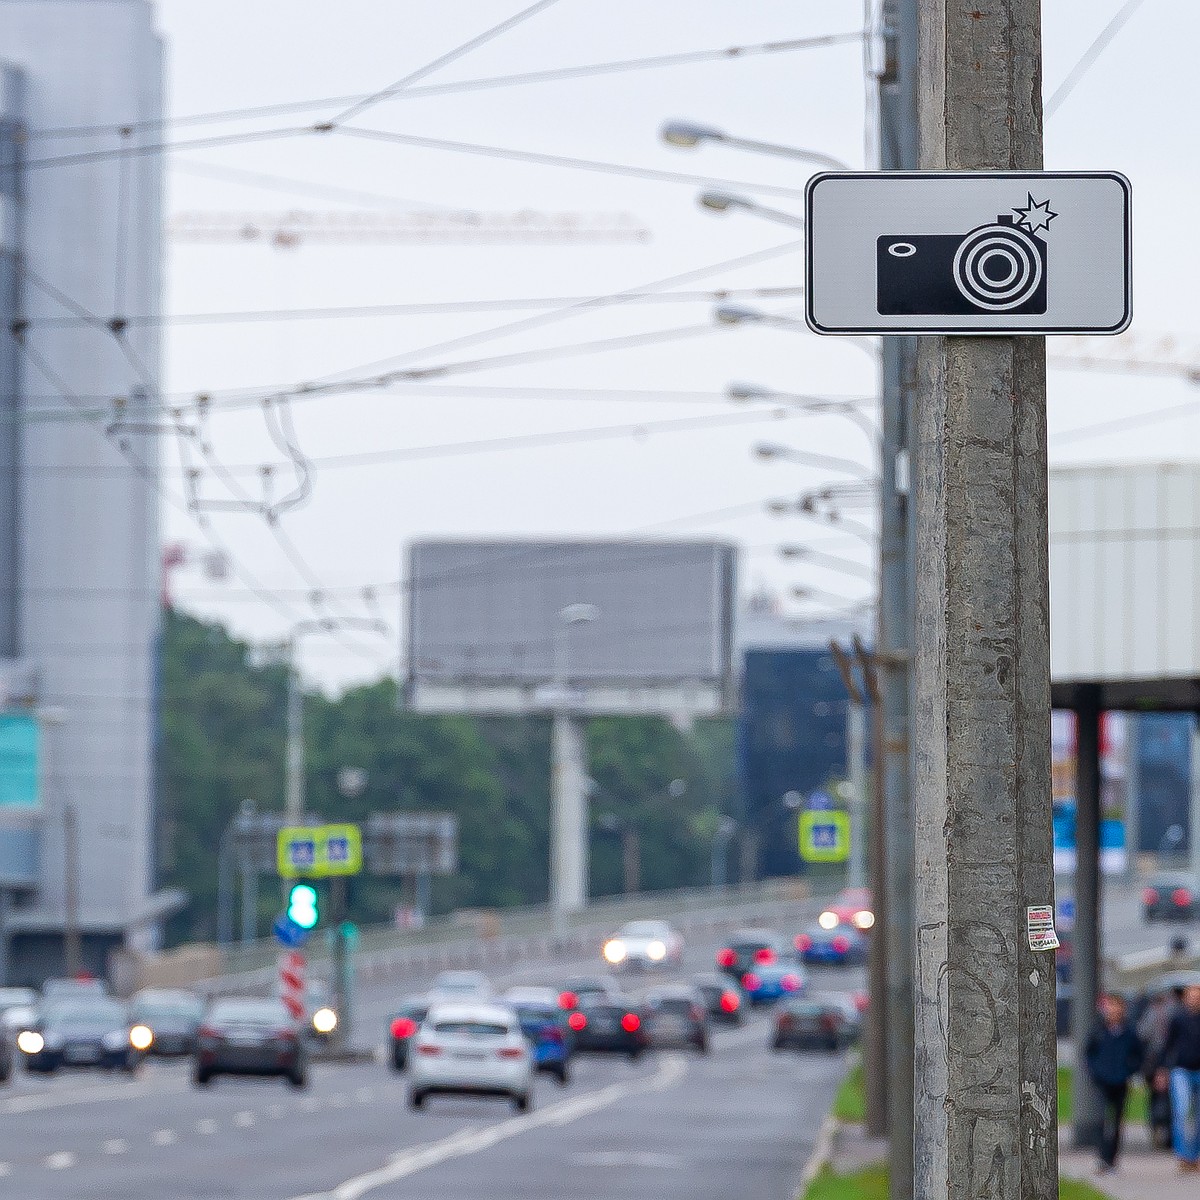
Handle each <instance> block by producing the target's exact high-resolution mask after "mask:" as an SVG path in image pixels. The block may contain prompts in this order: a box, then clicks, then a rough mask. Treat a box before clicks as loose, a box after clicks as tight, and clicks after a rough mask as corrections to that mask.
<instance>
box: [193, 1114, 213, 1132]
mask: <svg viewBox="0 0 1200 1200" xmlns="http://www.w3.org/2000/svg"><path fill="white" fill-rule="evenodd" d="M196 1132H197V1133H216V1132H217V1123H216V1121H214V1120H213V1119H212V1117H201V1119H200V1120H199V1121H197V1122H196Z"/></svg>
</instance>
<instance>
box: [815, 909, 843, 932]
mask: <svg viewBox="0 0 1200 1200" xmlns="http://www.w3.org/2000/svg"><path fill="white" fill-rule="evenodd" d="M817 924H818V925H820V927H821V928H822V929H836V928H837V925H838V918H837V913H835V912H829V911H828V909H827V910H826V911H825V912H823V913H822V914H821V915H820V916H819V917H818V918H817Z"/></svg>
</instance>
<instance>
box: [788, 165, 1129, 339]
mask: <svg viewBox="0 0 1200 1200" xmlns="http://www.w3.org/2000/svg"><path fill="white" fill-rule="evenodd" d="M1129 198H1130V188H1129V182H1128V180H1126V179H1125V178H1124V177H1123V176H1121V175H1117V174H1113V173H1111V172H1055V171H1041V172H1036V173H1032V172H983V171H973V172H952V171H926V172H867V173H852V172H845V173H841V172H830V173H825V174H821V175H816V176H814V177H813V179H812V180H811V181H810V182H809V185H808V190H807V194H806V210H807V221H806V234H805V237H806V249H807V255H808V260H807V297H806V301H807V303H806V316H807V319H808V323H809V326H810V327H811V328H812V329H813V330H814V331H815V332H817V333H825V334H868V333H897V334H900V333H908V334H911V333H930V334H955V333H961V334H987V333H997V334H999V333H1005V334H1013V333H1030V334H1053V333H1063V334H1067V333H1120V332H1121V330H1123V329H1125V328H1126V327H1127V326H1128V324H1129V321H1130V318H1131V315H1132V310H1131V296H1130V275H1131V264H1130V249H1129Z"/></svg>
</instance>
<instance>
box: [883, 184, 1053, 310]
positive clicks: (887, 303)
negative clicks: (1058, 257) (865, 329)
mask: <svg viewBox="0 0 1200 1200" xmlns="http://www.w3.org/2000/svg"><path fill="white" fill-rule="evenodd" d="M1057 215H1058V214H1057V213H1055V212H1051V211H1050V202H1049V201H1048V200H1042V201H1037V200H1034V198H1033V196H1032V195H1029V197H1028V203H1027V204H1026V205H1025V206H1024V207H1023V208H1022V207H1017V208H1014V209H1013V210H1012V212H1011V214H1004V213H1001V214H999V215H998V216H997V218H996V220H995V222H994V223H989V224H986V225H979V226H976V228H974V229H972V230H969V231H968V232H967V233H963V234H958V233H946V234H943V233H936V234H914V235H907V236H906V235H885V236H883V237H880V238H878V239H877V240H876V243H875V245H876V250H875V255H876V276H875V278H876V306H877V308H878V310H879V313H880V315H882V316H897V315H921V316H942V315H945V316H963V315H967V314H971V313H1017V314H1021V313H1028V314H1032V315H1036V314H1039V313H1044V312H1045V311H1046V275H1047V246H1046V241H1045V239H1044V238H1043V237H1041V236H1039V235H1040V234H1041V233H1042V231H1044V230H1048V229H1049V227H1050V222H1051V221H1053V220H1054V218H1055V217H1056V216H1057Z"/></svg>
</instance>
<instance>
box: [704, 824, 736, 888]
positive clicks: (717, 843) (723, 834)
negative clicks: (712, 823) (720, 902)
mask: <svg viewBox="0 0 1200 1200" xmlns="http://www.w3.org/2000/svg"><path fill="white" fill-rule="evenodd" d="M737 831H738V823H737V822H736V821H735V820H734V819H733V818H732V817H724V816H723V817H722V818H721V819H720V820H719V821H718V822H717V828H716V832H715V833H714V834H713V844H712V861H711V863H710V866H709V879H710V880H711V881H712V885H713V887H715V888H716V887H722V888H723V887H725V886H726V884H727V882H728V878H729V870H728V868H729V863H728V854H729V843H730V842H731V841H733V835H734V834H735V833H737Z"/></svg>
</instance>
